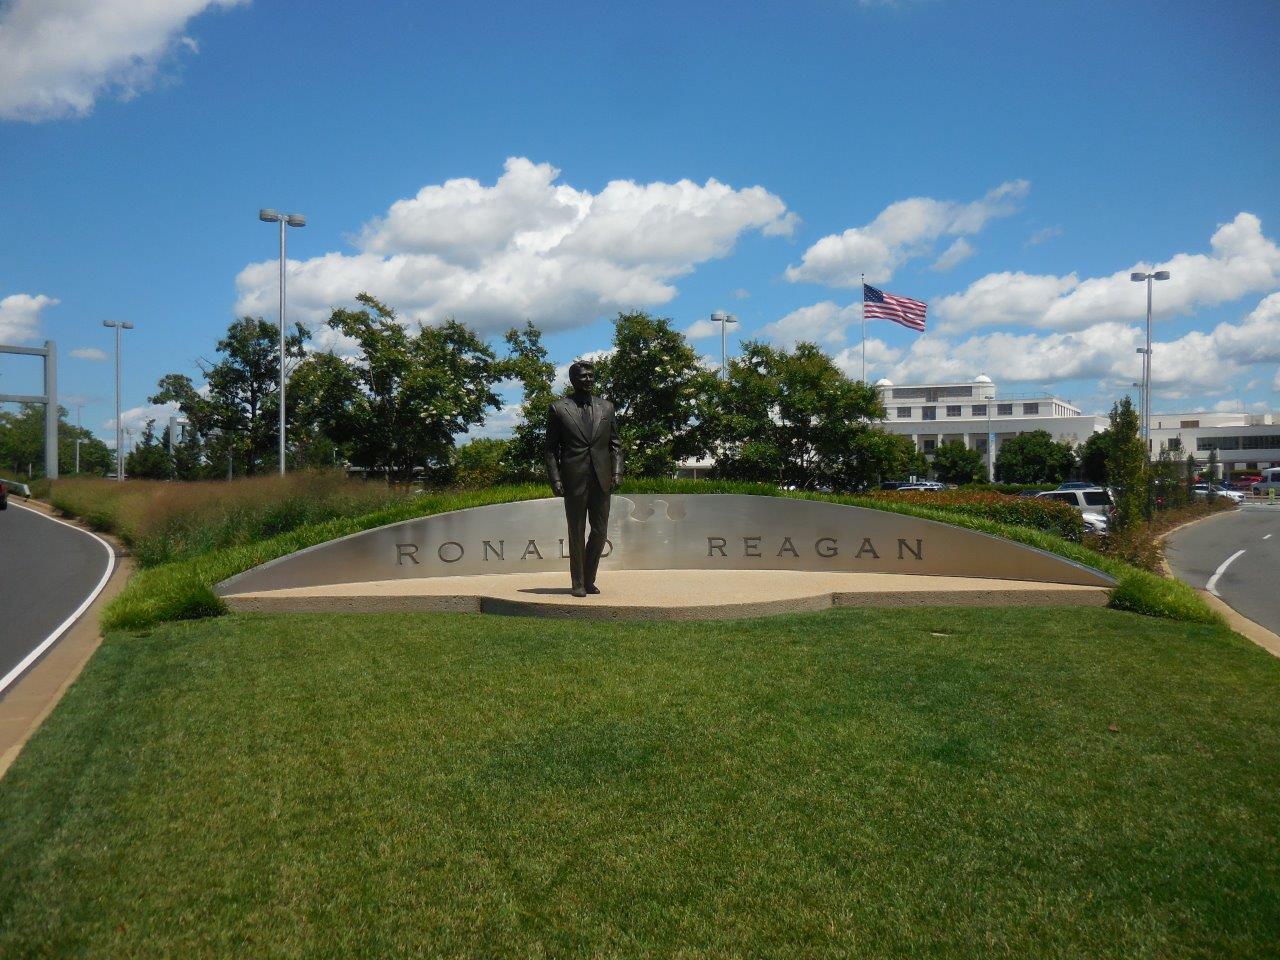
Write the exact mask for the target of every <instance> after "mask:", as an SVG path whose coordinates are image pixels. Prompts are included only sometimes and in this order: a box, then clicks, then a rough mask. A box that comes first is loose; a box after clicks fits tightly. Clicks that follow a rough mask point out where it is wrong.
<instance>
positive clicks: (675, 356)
mask: <svg viewBox="0 0 1280 960" xmlns="http://www.w3.org/2000/svg"><path fill="white" fill-rule="evenodd" d="M613 348H614V349H613V353H612V354H610V355H609V356H606V357H601V358H600V359H598V360H596V361H595V365H596V383H597V384H598V386H599V390H600V393H601V394H602V395H603V396H605V397H608V398H609V399H610V400H611V401H613V404H614V407H615V409H616V410H617V413H618V432H619V436H620V438H621V440H622V448H623V453H624V456H625V458H626V469H627V472H628V473H631V474H636V475H640V476H649V477H659V476H671V475H672V474H674V473H675V468H676V464H677V463H679V462H680V461H681V460H685V459H688V458H690V457H696V456H700V455H701V454H703V453H705V452H706V450H707V446H708V437H707V433H706V430H705V424H706V416H705V406H706V400H707V397H708V395H709V393H710V392H711V391H712V390H713V388H714V387H715V383H716V377H715V374H714V373H712V372H711V371H709V370H707V369H705V368H704V367H703V366H702V364H700V363H699V362H698V355H697V353H696V352H695V351H694V350H693V348H692V347H690V346H689V343H688V341H687V340H685V338H684V334H682V333H680V332H679V331H678V330H674V329H672V327H671V321H670V320H669V319H667V318H665V317H651V316H649V315H648V314H647V313H643V312H638V313H620V314H619V315H618V319H617V320H616V321H615V323H614V331H613ZM544 415H545V412H544Z"/></svg>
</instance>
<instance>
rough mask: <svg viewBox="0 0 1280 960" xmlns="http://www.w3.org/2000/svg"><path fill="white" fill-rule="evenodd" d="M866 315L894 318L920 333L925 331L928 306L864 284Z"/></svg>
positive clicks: (863, 294)
mask: <svg viewBox="0 0 1280 960" xmlns="http://www.w3.org/2000/svg"><path fill="white" fill-rule="evenodd" d="M862 303H863V307H862V309H863V311H864V314H863V315H864V316H865V317H866V318H867V319H868V320H892V321H893V322H894V323H900V324H902V325H903V326H904V327H910V328H911V329H912V330H915V331H916V332H918V333H924V312H925V310H927V309H928V306H927V305H926V304H925V303H923V302H922V301H920V300H912V299H911V298H910V297H895V296H894V295H893V294H892V293H885V292H884V291H883V290H877V289H876V288H875V287H871V286H868V285H867V284H865V283H864V284H863V285H862Z"/></svg>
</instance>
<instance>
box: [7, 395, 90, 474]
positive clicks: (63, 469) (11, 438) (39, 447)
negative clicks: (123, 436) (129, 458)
mask: <svg viewBox="0 0 1280 960" xmlns="http://www.w3.org/2000/svg"><path fill="white" fill-rule="evenodd" d="M77 439H79V440H80V441H81V443H80V472H81V473H95V474H100V475H101V474H106V473H108V472H109V471H111V470H112V469H114V466H115V459H114V454H113V453H112V452H111V450H110V449H109V448H108V447H107V445H106V444H105V443H103V442H102V441H101V440H99V439H98V438H97V437H95V436H94V435H93V434H92V433H91V432H90V431H88V430H85V429H84V428H82V427H77V426H75V425H74V424H71V423H68V422H67V411H66V408H64V407H59V408H58V472H59V474H61V475H67V474H70V473H72V472H73V471H74V470H75V463H76V440H77ZM28 467H30V468H31V470H32V473H33V475H39V476H44V405H43V404H37V403H24V404H21V405H20V406H19V407H18V410H17V412H16V413H13V412H0V474H7V475H9V476H10V477H11V478H17V477H20V476H26V474H27V468H28Z"/></svg>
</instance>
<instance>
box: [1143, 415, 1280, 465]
mask: <svg viewBox="0 0 1280 960" xmlns="http://www.w3.org/2000/svg"><path fill="white" fill-rule="evenodd" d="M1151 448H1152V451H1153V457H1157V456H1159V455H1160V451H1161V450H1162V449H1166V450H1168V451H1169V453H1170V454H1171V455H1172V456H1173V457H1174V459H1178V460H1185V459H1186V458H1187V454H1188V453H1190V454H1194V455H1195V458H1196V459H1197V460H1198V461H1200V462H1201V463H1207V462H1208V460H1209V455H1210V453H1211V451H1213V450H1215V449H1216V450H1217V451H1218V462H1219V463H1221V464H1222V469H1223V472H1224V475H1229V474H1230V473H1231V471H1233V470H1234V471H1237V472H1240V471H1246V470H1247V471H1253V470H1263V469H1265V468H1267V467H1276V466H1280V417H1278V416H1277V415H1276V414H1274V413H1244V412H1241V413H1153V414H1152V415H1151Z"/></svg>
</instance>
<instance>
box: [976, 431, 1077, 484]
mask: <svg viewBox="0 0 1280 960" xmlns="http://www.w3.org/2000/svg"><path fill="white" fill-rule="evenodd" d="M1075 465H1076V455H1075V451H1074V450H1072V449H1071V445H1070V444H1068V443H1060V442H1058V441H1056V440H1054V439H1053V437H1052V436H1050V435H1049V432H1048V431H1047V430H1032V431H1031V432H1030V433H1021V434H1019V435H1018V436H1016V437H1010V438H1009V439H1008V440H1006V441H1004V443H1002V444H1001V445H1000V452H999V453H998V454H996V475H997V476H999V478H1000V479H1001V480H1002V481H1003V482H1005V483H1061V482H1062V481H1063V480H1065V479H1066V478H1067V476H1068V475H1069V474H1070V473H1071V470H1072V468H1074V467H1075Z"/></svg>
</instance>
